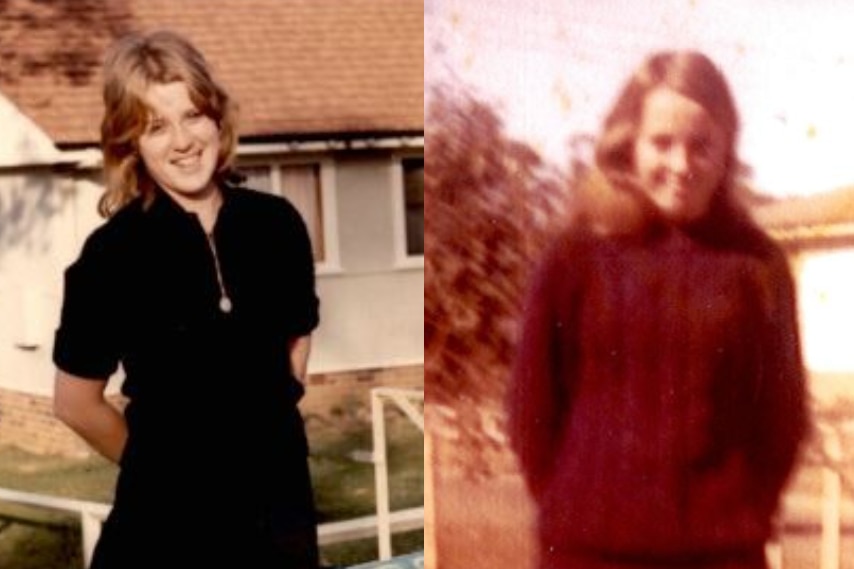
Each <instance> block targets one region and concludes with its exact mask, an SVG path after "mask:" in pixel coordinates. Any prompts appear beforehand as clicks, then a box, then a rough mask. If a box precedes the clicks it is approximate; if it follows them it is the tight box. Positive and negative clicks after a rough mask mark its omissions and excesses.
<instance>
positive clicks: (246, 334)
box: [54, 31, 318, 569]
mask: <svg viewBox="0 0 854 569" xmlns="http://www.w3.org/2000/svg"><path fill="white" fill-rule="evenodd" d="M104 104H105V113H104V119H103V123H102V126H101V133H102V141H101V142H102V147H103V153H104V171H105V179H106V193H105V194H104V196H103V198H102V200H101V202H100V204H99V210H100V211H101V213H102V214H104V215H105V216H107V217H108V219H107V221H106V223H104V224H103V225H102V226H101V227H99V228H98V229H96V230H95V231H94V232H93V233H92V234H91V235H90V236H89V237H88V239H87V240H86V242H85V244H84V247H83V250H82V252H81V254H80V256H79V258H78V259H77V260H76V261H75V262H74V263H73V264H72V265H71V266H70V267H69V268H68V269H67V271H66V273H65V296H64V302H63V309H62V316H61V322H60V325H59V328H58V331H57V334H56V342H55V347H54V361H55V363H56V365H57V368H58V372H57V377H56V387H55V411H56V414H57V415H58V416H59V418H60V419H62V420H63V421H65V422H66V423H67V424H68V425H69V426H70V427H71V428H72V429H74V430H75V431H76V432H78V433H79V434H80V435H81V436H82V437H83V438H84V439H86V440H87V441H88V442H89V443H90V444H91V446H92V447H93V448H94V449H95V450H97V451H98V452H100V453H101V454H103V455H104V456H105V457H107V458H108V459H110V460H112V461H114V462H116V463H118V464H119V465H120V472H119V478H118V482H117V487H116V493H115V501H114V505H113V509H112V512H111V513H110V516H109V518H108V519H107V520H106V522H105V524H104V527H103V532H102V534H101V539H100V541H99V542H98V544H97V547H96V549H95V555H94V560H93V562H92V569H133V568H137V567H138V568H143V567H145V568H151V567H252V568H253V569H263V568H266V567H269V568H271V569H272V568H273V567H276V568H279V569H281V568H286V567H287V568H295V569H296V568H299V569H308V568H311V569H314V568H316V567H317V565H318V554H317V538H316V529H315V514H314V506H313V500H312V491H311V484H310V481H309V473H308V466H307V445H306V438H305V432H304V428H303V423H302V418H301V417H300V413H299V411H298V410H297V402H298V400H299V399H300V397H301V396H302V393H303V387H302V385H301V380H303V379H304V376H305V372H306V361H307V357H308V351H309V346H310V334H311V332H312V330H313V329H314V328H315V326H316V325H317V323H318V301H317V297H316V295H315V291H314V267H313V260H312V254H311V248H310V244H309V239H308V235H307V232H306V228H305V225H304V224H303V222H302V220H301V218H300V216H299V214H298V213H297V211H296V210H295V209H294V207H293V206H291V204H289V203H288V202H287V201H286V200H284V199H281V198H277V197H273V196H270V195H264V194H261V193H259V192H254V191H251V190H247V189H243V188H239V187H236V186H234V185H232V183H231V181H232V179H233V171H232V161H233V157H234V154H235V146H236V142H237V125H236V114H235V105H234V103H233V102H232V101H231V99H230V98H229V96H228V94H227V93H226V91H225V89H224V88H223V87H222V85H221V84H220V83H218V82H217V80H216V79H215V78H214V77H213V75H212V74H211V71H210V68H209V66H208V64H207V62H206V61H205V59H204V57H203V56H202V54H201V53H200V52H199V51H198V50H197V49H196V48H195V47H194V46H193V45H192V44H191V43H190V42H188V41H187V40H186V39H185V38H183V37H181V36H179V35H177V34H174V33H171V32H167V31H158V32H154V33H150V34H145V35H131V36H128V37H126V38H123V39H121V40H120V41H119V42H117V44H116V45H115V46H113V47H112V49H111V50H110V52H109V53H108V55H107V58H106V63H105V67H104ZM119 365H121V367H122V369H123V372H124V380H123V384H122V392H123V393H124V395H125V396H126V397H127V400H128V404H127V407H126V409H125V410H124V413H123V414H122V413H120V412H118V411H117V410H116V409H115V408H114V407H113V406H111V405H110V403H109V402H108V401H107V399H106V398H105V394H104V391H105V388H106V385H107V380H108V378H109V377H110V376H111V375H113V374H114V373H115V372H116V371H117V369H118V367H119ZM210 488H213V489H215V491H214V492H210V491H209V490H208V489H210Z"/></svg>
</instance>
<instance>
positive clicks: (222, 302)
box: [206, 233, 232, 314]
mask: <svg viewBox="0 0 854 569" xmlns="http://www.w3.org/2000/svg"><path fill="white" fill-rule="evenodd" d="M206 235H207V238H208V244H209V245H210V248H211V253H213V260H214V269H216V282H217V284H218V285H219V310H220V312H222V313H224V314H228V313H230V312H231V308H232V306H231V299H230V298H229V297H228V292H227V291H226V290H225V283H224V282H223V280H222V269H221V268H220V265H219V255H218V254H217V250H216V242H215V241H214V236H213V233H206Z"/></svg>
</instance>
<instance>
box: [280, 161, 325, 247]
mask: <svg viewBox="0 0 854 569" xmlns="http://www.w3.org/2000/svg"><path fill="white" fill-rule="evenodd" d="M281 176H282V194H283V195H284V196H285V197H286V198H288V200H290V202H291V203H292V204H294V207H296V208H297V210H298V211H299V212H300V214H301V215H302V218H303V220H305V224H306V226H307V228H308V235H309V237H310V238H311V248H312V252H313V253H314V259H315V260H316V261H322V260H323V259H324V258H325V252H326V249H325V245H324V242H323V213H322V212H323V210H322V208H323V204H322V203H321V200H320V165H318V164H295V165H282V166H281Z"/></svg>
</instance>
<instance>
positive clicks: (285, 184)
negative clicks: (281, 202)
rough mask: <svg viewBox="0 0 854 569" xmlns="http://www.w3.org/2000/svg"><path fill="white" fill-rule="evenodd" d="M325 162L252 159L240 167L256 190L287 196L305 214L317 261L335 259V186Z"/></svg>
mask: <svg viewBox="0 0 854 569" xmlns="http://www.w3.org/2000/svg"><path fill="white" fill-rule="evenodd" d="M330 168H331V165H328V164H324V163H323V162H319V161H318V162H295V163H290V162H267V163H258V162H250V163H247V164H241V165H240V166H239V167H238V169H239V171H240V173H241V174H243V175H244V176H246V182H245V185H246V186H247V187H249V188H252V189H254V190H259V191H263V192H269V193H271V194H275V195H280V196H284V197H285V198H287V199H288V201H290V202H291V203H292V204H293V205H294V207H295V208H296V209H297V211H299V212H300V214H301V215H302V218H303V220H304V221H305V224H306V228H307V229H308V234H309V237H310V238H311V246H312V252H313V253H314V260H315V261H316V262H317V263H322V264H323V263H325V264H329V263H330V262H332V261H333V257H334V255H333V254H332V253H333V251H331V250H330V243H329V241H330V239H329V237H330V233H331V231H332V223H333V222H334V220H332V219H331V212H332V211H334V210H333V208H332V207H331V205H332V204H328V203H326V202H327V201H331V200H330V199H329V198H330V196H331V191H332V188H331V187H328V186H330V183H329V176H328V173H329V172H328V170H329V169H330Z"/></svg>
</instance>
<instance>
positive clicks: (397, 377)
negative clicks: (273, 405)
mask: <svg viewBox="0 0 854 569" xmlns="http://www.w3.org/2000/svg"><path fill="white" fill-rule="evenodd" d="M376 386H390V387H410V388H423V386H424V366H421V365H418V366H407V367H398V368H386V369H373V370H358V371H352V372H340V373H324V374H315V375H312V376H311V377H309V380H308V386H307V388H306V396H305V399H303V401H302V403H301V407H302V409H303V410H304V412H306V413H311V414H320V415H325V414H326V413H329V412H330V410H332V409H334V408H335V406H336V405H339V404H340V402H341V401H343V400H347V399H354V398H355V399H362V398H365V401H367V397H368V393H369V390H370V388H371V387H376ZM114 402H115V403H116V405H117V406H118V407H121V406H122V403H123V401H122V398H121V396H116V397H115V398H114ZM0 445H11V446H16V447H19V448H22V449H24V450H27V451H29V452H34V453H38V454H59V455H65V456H85V455H87V454H90V453H91V452H92V451H91V450H90V449H89V447H88V446H87V445H86V443H84V442H83V440H82V439H80V437H78V436H77V435H76V434H75V433H73V432H72V431H71V430H70V429H69V428H68V427H66V426H65V425H63V424H62V423H60V422H59V421H58V420H56V419H55V418H54V416H53V403H52V400H51V397H49V396H44V395H32V394H29V393H22V392H19V391H12V390H8V389H0Z"/></svg>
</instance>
